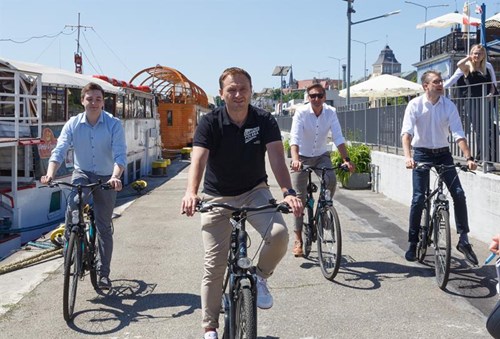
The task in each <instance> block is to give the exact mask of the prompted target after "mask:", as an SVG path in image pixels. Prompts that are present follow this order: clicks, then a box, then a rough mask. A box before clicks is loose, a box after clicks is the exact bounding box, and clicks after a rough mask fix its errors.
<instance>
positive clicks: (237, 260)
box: [197, 200, 289, 339]
mask: <svg viewBox="0 0 500 339" xmlns="http://www.w3.org/2000/svg"><path fill="white" fill-rule="evenodd" d="M214 207H221V208H225V209H229V210H232V211H233V213H232V215H231V218H230V219H229V220H230V223H231V225H232V231H231V239H230V240H231V245H230V248H229V253H228V260H227V269H226V276H225V279H224V284H223V287H222V292H223V294H222V306H223V309H224V321H225V326H224V335H223V338H226V339H227V338H230V339H233V338H236V337H237V335H239V333H236V332H237V330H238V326H239V325H241V324H240V323H241V322H244V323H245V324H246V325H247V327H248V328H247V330H248V331H249V332H250V333H245V335H248V336H249V337H254V336H255V337H256V336H257V275H256V268H255V266H254V265H253V263H252V260H251V259H250V258H248V252H247V250H248V248H247V243H248V239H249V238H248V233H247V231H246V219H247V213H248V212H256V211H262V210H264V209H271V208H274V209H276V211H280V212H282V213H288V212H289V207H288V205H284V204H277V203H276V201H275V200H271V201H270V203H269V204H268V205H263V206H259V207H242V208H236V207H233V206H230V205H228V204H224V203H208V204H204V203H203V202H199V203H198V206H197V210H198V211H199V212H201V213H203V212H208V211H210V210H212V209H213V208H214ZM244 290H249V291H250V295H249V296H248V297H249V298H250V301H251V306H250V308H251V310H248V309H245V311H244V312H250V313H251V314H247V317H249V319H239V316H240V314H239V311H240V310H239V309H237V305H238V303H239V302H240V303H241V305H245V302H248V300H247V301H245V300H243V299H245V298H246V297H244V294H242V295H240V292H241V293H243V292H242V291H244ZM226 291H227V292H226ZM241 298H243V299H241ZM246 306H247V307H248V305H246ZM243 307H245V306H243ZM247 322H248V323H251V324H250V325H248V324H247Z"/></svg>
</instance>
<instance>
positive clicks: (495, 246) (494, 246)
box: [489, 233, 500, 255]
mask: <svg viewBox="0 0 500 339" xmlns="http://www.w3.org/2000/svg"><path fill="white" fill-rule="evenodd" d="M499 245H500V233H499V234H497V235H495V236H494V237H493V239H491V244H490V246H489V250H490V251H491V252H493V253H495V254H496V255H500V246H499Z"/></svg>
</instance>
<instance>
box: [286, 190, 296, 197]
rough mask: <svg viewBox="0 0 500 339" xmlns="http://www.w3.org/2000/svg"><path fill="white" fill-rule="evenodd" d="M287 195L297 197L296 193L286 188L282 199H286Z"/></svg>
mask: <svg viewBox="0 0 500 339" xmlns="http://www.w3.org/2000/svg"><path fill="white" fill-rule="evenodd" d="M289 195H291V196H294V197H296V196H297V192H295V190H294V189H293V188H288V189H287V190H286V192H283V198H286V197H288V196H289Z"/></svg>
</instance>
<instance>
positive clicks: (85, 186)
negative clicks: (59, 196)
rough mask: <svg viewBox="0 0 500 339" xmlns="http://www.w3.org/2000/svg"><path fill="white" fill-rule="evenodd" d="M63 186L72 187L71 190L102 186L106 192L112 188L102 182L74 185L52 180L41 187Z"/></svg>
mask: <svg viewBox="0 0 500 339" xmlns="http://www.w3.org/2000/svg"><path fill="white" fill-rule="evenodd" d="M61 185H62V186H68V187H71V188H78V187H81V188H94V187H97V186H101V188H102V189H104V190H109V189H111V188H112V187H111V185H110V184H108V183H107V182H105V183H102V182H101V181H100V180H99V181H98V182H95V183H92V184H86V185H82V184H72V183H70V182H66V181H57V180H52V181H50V182H49V183H48V184H47V185H42V186H40V187H57V186H61Z"/></svg>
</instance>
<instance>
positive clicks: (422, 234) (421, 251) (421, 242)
mask: <svg viewBox="0 0 500 339" xmlns="http://www.w3.org/2000/svg"><path fill="white" fill-rule="evenodd" d="M428 213H429V212H428V210H427V207H426V206H424V209H423V210H422V218H421V222H420V229H419V230H418V244H417V259H418V262H419V263H421V264H422V263H423V262H424V260H425V256H426V255H427V246H429V242H428V236H427V234H428V233H427V230H428V228H427V221H426V220H427V214H428Z"/></svg>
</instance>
